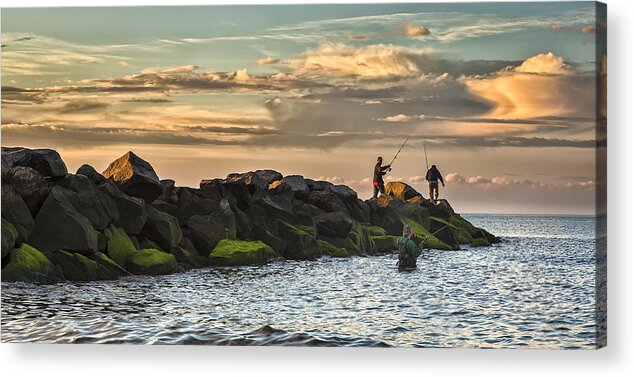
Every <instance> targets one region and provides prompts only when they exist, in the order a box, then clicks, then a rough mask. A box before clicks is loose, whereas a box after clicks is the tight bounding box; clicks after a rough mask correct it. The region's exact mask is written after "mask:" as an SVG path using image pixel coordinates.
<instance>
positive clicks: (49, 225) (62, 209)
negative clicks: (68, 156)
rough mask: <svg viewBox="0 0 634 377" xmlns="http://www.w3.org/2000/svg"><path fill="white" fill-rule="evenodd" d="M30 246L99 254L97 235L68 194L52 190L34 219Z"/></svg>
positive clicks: (41, 248) (59, 188)
mask: <svg viewBox="0 0 634 377" xmlns="http://www.w3.org/2000/svg"><path fill="white" fill-rule="evenodd" d="M28 243H29V244H30V245H33V246H34V247H35V248H37V249H39V250H42V251H47V252H50V251H58V250H66V251H71V252H78V253H84V254H93V253H96V252H97V249H98V248H97V232H96V231H95V229H94V228H93V227H92V225H91V223H90V221H89V220H88V219H87V218H86V217H85V216H84V215H82V214H81V213H80V212H79V211H77V209H76V208H75V207H74V206H73V204H72V203H71V202H70V200H69V197H68V191H67V190H65V189H63V188H61V187H53V189H51V192H50V193H49V195H48V197H47V198H46V200H45V201H44V204H43V205H42V208H41V209H40V211H39V212H38V214H37V216H36V217H35V226H34V227H33V233H32V234H31V236H30V237H29V240H28Z"/></svg>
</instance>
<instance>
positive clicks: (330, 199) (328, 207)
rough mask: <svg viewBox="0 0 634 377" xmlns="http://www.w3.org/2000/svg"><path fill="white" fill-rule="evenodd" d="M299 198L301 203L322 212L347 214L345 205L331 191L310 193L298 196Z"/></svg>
mask: <svg viewBox="0 0 634 377" xmlns="http://www.w3.org/2000/svg"><path fill="white" fill-rule="evenodd" d="M299 198H300V200H302V201H303V202H305V203H308V204H311V205H313V206H315V207H317V208H319V209H321V210H322V211H324V212H336V211H343V212H348V210H347V208H346V205H345V204H344V203H343V201H342V200H341V198H340V197H339V196H338V195H337V194H335V193H333V192H332V191H327V190H318V191H310V192H307V193H303V194H300V196H299Z"/></svg>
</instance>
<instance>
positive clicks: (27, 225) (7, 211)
mask: <svg viewBox="0 0 634 377" xmlns="http://www.w3.org/2000/svg"><path fill="white" fill-rule="evenodd" d="M1 197H2V217H3V218H4V219H6V220H7V221H8V222H10V223H11V224H12V225H13V226H14V227H15V230H16V231H17V232H18V238H17V239H16V242H17V243H18V244H20V243H22V242H26V240H27V239H28V238H29V236H30V235H31V232H32V231H33V226H34V224H35V223H34V221H33V216H31V212H30V211H29V208H28V207H27V206H26V204H25V203H24V200H22V198H21V197H20V196H19V195H18V194H17V193H16V192H15V189H14V188H13V186H10V185H5V184H3V185H2V196H1Z"/></svg>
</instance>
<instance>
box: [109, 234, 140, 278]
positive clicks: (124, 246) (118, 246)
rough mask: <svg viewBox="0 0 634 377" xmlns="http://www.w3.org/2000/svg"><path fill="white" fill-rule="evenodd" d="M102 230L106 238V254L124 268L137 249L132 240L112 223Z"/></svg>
mask: <svg viewBox="0 0 634 377" xmlns="http://www.w3.org/2000/svg"><path fill="white" fill-rule="evenodd" d="M104 232H105V235H106V237H107V238H108V243H107V246H106V254H107V255H108V257H109V258H110V259H112V260H113V261H114V262H115V263H117V264H118V265H120V266H122V267H124V268H125V267H126V266H127V262H128V260H130V258H132V255H133V254H134V253H135V252H136V251H137V250H136V247H134V244H133V243H132V240H130V237H128V235H127V234H126V232H125V231H124V230H123V229H121V228H118V227H116V226H113V225H111V226H110V227H109V228H107V229H106V230H105V231H104Z"/></svg>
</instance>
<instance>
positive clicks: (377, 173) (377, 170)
mask: <svg viewBox="0 0 634 377" xmlns="http://www.w3.org/2000/svg"><path fill="white" fill-rule="evenodd" d="M382 163H383V157H379V158H377V159H376V165H374V178H373V179H372V185H374V195H373V196H372V199H376V198H377V196H378V195H379V192H381V195H383V194H385V185H384V184H383V176H384V175H385V174H386V173H387V172H386V170H387V169H389V168H390V166H391V165H385V166H381V164H382Z"/></svg>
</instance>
